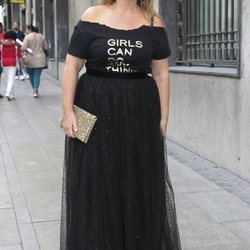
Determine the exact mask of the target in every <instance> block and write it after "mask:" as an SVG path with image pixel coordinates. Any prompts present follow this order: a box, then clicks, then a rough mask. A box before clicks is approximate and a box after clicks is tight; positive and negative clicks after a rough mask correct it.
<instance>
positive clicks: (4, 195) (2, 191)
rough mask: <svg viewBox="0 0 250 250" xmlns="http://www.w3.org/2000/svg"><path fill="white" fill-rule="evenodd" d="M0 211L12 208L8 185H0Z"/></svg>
mask: <svg viewBox="0 0 250 250" xmlns="http://www.w3.org/2000/svg"><path fill="white" fill-rule="evenodd" d="M0 197H1V198H0V209H1V208H11V207H13V204H12V199H11V195H10V190H9V185H8V183H0Z"/></svg>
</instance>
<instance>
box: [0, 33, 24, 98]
mask: <svg viewBox="0 0 250 250" xmlns="http://www.w3.org/2000/svg"><path fill="white" fill-rule="evenodd" d="M4 39H5V42H9V43H14V42H15V40H16V33H15V32H14V31H13V30H10V31H7V32H6V33H5V35H4ZM17 60H20V61H21V62H22V53H21V49H20V48H19V47H17V46H16V45H15V46H6V45H4V44H2V45H1V61H2V65H3V70H4V72H5V74H6V77H7V89H6V94H5V97H6V98H7V99H8V101H11V100H13V99H14V97H15V96H14V82H15V74H16V64H17Z"/></svg>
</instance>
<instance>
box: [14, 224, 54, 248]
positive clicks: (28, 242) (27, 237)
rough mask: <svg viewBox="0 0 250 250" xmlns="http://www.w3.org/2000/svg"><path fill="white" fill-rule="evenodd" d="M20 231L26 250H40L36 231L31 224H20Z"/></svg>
mask: <svg viewBox="0 0 250 250" xmlns="http://www.w3.org/2000/svg"><path fill="white" fill-rule="evenodd" d="M19 230H20V235H21V239H22V245H23V249H24V250H40V249H39V244H38V241H37V237H36V234H35V229H34V227H33V225H32V224H31V223H28V224H20V225H19ZM55 250H56V249H55Z"/></svg>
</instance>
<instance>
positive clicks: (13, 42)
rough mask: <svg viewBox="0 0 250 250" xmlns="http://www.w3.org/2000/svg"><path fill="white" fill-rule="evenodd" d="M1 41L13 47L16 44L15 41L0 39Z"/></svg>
mask: <svg viewBox="0 0 250 250" xmlns="http://www.w3.org/2000/svg"><path fill="white" fill-rule="evenodd" d="M0 43H1V44H2V45H4V46H7V47H12V46H15V45H16V42H15V41H8V40H0Z"/></svg>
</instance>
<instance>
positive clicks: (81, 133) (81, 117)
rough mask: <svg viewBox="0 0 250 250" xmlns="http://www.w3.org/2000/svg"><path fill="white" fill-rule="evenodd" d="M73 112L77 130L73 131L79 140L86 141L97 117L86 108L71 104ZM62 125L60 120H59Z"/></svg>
mask: <svg viewBox="0 0 250 250" xmlns="http://www.w3.org/2000/svg"><path fill="white" fill-rule="evenodd" d="M73 112H74V114H75V116H76V126H77V132H75V137H76V138H77V139H79V140H80V141H82V142H84V143H87V142H88V139H89V136H90V133H91V131H92V129H93V127H94V125H95V122H96V121H97V117H96V116H95V115H93V114H91V113H89V112H87V111H86V110H84V109H82V108H79V107H77V106H76V105H74V106H73ZM61 127H62V122H61Z"/></svg>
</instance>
